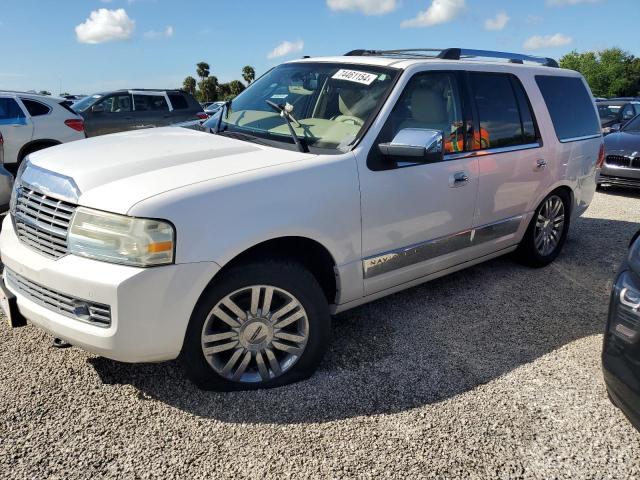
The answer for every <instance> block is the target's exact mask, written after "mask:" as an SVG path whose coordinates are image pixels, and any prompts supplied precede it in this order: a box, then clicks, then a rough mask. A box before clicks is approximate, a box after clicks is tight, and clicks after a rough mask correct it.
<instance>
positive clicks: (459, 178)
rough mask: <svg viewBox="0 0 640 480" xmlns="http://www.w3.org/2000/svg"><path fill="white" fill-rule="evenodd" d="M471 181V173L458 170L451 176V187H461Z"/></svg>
mask: <svg viewBox="0 0 640 480" xmlns="http://www.w3.org/2000/svg"><path fill="white" fill-rule="evenodd" d="M467 183H469V175H467V174H466V173H464V172H456V173H454V174H453V175H451V177H449V186H450V187H461V186H463V185H466V184H467Z"/></svg>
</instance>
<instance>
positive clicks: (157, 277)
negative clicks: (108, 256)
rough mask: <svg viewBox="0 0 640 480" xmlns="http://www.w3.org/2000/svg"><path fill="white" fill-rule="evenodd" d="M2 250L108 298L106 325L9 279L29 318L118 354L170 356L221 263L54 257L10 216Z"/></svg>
mask: <svg viewBox="0 0 640 480" xmlns="http://www.w3.org/2000/svg"><path fill="white" fill-rule="evenodd" d="M0 256H1V258H2V263H3V264H4V265H5V266H6V267H7V268H9V269H11V270H12V271H13V272H15V273H17V274H18V275H20V276H22V277H24V278H26V279H28V280H30V281H32V282H35V283H37V284H39V285H42V286H45V287H47V288H49V289H52V290H55V291H57V292H60V293H61V294H65V295H68V296H71V297H74V298H80V299H85V300H89V301H92V302H95V303H98V304H104V305H108V306H110V307H111V325H110V326H109V327H108V328H104V327H101V326H96V325H91V324H87V323H84V322H82V321H79V320H76V319H73V318H69V317H68V316H64V315H62V314H60V313H58V312H55V311H53V310H51V309H50V308H47V307H46V306H43V305H41V304H39V303H36V302H34V301H32V300H31V299H30V298H29V297H27V296H25V295H23V294H21V293H20V292H19V291H17V290H16V289H14V288H11V285H10V284H8V285H7V288H8V289H9V290H10V291H11V293H13V294H14V295H15V296H16V297H17V305H18V310H19V311H20V313H21V314H22V315H23V316H24V317H25V318H26V319H27V320H29V321H30V322H31V323H33V324H35V325H37V326H38V327H40V328H42V329H44V330H46V331H47V332H49V333H51V334H52V335H54V336H56V337H60V338H63V339H64V340H66V341H68V342H69V343H71V344H73V345H76V346H78V347H80V348H83V349H85V350H87V351H89V352H92V353H95V354H98V355H101V356H104V357H107V358H111V359H113V360H119V361H123V362H151V361H162V360H170V359H173V358H176V357H177V356H178V355H179V354H180V350H181V349H182V342H183V339H184V335H185V332H186V328H187V324H188V322H189V318H190V316H191V312H192V311H193V308H194V306H195V304H196V302H197V300H198V298H199V297H200V294H201V293H202V291H203V290H204V288H205V287H206V285H207V284H208V283H209V281H210V280H211V279H212V278H213V276H214V275H215V274H216V273H217V272H218V271H219V268H220V267H219V266H218V265H217V264H215V263H213V262H200V263H188V264H179V265H167V266H162V267H153V268H136V267H129V266H124V265H115V264H111V263H106V262H100V261H96V260H91V259H87V258H82V257H78V256H75V255H66V256H64V257H62V258H60V259H58V260H52V259H50V258H47V257H44V256H43V255H40V254H39V253H38V252H36V251H34V250H31V249H30V248H28V247H26V246H25V245H24V244H22V243H21V242H20V241H19V240H18V238H17V236H16V234H15V231H14V229H13V225H12V222H11V219H10V217H9V216H7V218H5V220H4V223H3V225H2V231H1V232H0Z"/></svg>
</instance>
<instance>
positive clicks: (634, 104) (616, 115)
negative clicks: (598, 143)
mask: <svg viewBox="0 0 640 480" xmlns="http://www.w3.org/2000/svg"><path fill="white" fill-rule="evenodd" d="M596 106H597V107H598V115H599V116H600V126H601V127H602V133H603V134H605V135H608V134H609V133H611V132H614V131H616V130H618V129H620V127H621V126H622V125H623V124H624V123H625V122H627V121H629V120H631V119H632V118H633V117H635V116H636V115H638V114H640V101H638V100H636V99H635V98H633V97H629V98H610V99H608V100H604V101H596Z"/></svg>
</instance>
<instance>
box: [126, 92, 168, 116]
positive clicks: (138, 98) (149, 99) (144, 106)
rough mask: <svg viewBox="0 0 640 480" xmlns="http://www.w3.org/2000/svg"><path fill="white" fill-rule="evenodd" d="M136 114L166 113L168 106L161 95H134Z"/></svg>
mask: <svg viewBox="0 0 640 480" xmlns="http://www.w3.org/2000/svg"><path fill="white" fill-rule="evenodd" d="M133 103H134V105H135V111H136V112H168V111H169V105H167V100H166V99H165V97H164V96H163V95H134V96H133Z"/></svg>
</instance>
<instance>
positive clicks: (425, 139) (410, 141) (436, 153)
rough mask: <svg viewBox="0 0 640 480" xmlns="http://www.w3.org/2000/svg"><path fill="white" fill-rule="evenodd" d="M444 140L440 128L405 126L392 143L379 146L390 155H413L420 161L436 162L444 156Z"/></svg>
mask: <svg viewBox="0 0 640 480" xmlns="http://www.w3.org/2000/svg"><path fill="white" fill-rule="evenodd" d="M442 140H443V135H442V132H441V131H439V130H431V129H427V128H403V129H402V130H400V131H399V132H398V133H397V134H396V136H395V137H394V138H393V140H392V141H391V142H390V143H380V144H379V145H378V148H379V149H380V152H381V153H382V154H383V155H387V156H390V157H413V159H414V160H415V161H418V162H420V161H429V162H434V161H438V160H442V158H443V156H444V150H443V148H442Z"/></svg>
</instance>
